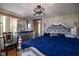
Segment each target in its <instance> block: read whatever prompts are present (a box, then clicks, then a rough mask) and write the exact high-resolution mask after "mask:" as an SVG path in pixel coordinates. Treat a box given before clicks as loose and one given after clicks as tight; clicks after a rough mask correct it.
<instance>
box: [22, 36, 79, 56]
mask: <svg viewBox="0 0 79 59" xmlns="http://www.w3.org/2000/svg"><path fill="white" fill-rule="evenodd" d="M21 47H22V48H23V49H25V48H28V47H35V48H36V49H38V50H39V51H40V52H42V53H43V54H45V55H47V56H79V40H78V39H76V38H67V37H59V36H52V37H48V36H41V37H38V38H35V39H31V40H29V41H26V42H23V43H22V45H21Z"/></svg>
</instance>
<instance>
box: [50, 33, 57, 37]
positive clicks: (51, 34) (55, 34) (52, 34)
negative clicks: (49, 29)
mask: <svg viewBox="0 0 79 59" xmlns="http://www.w3.org/2000/svg"><path fill="white" fill-rule="evenodd" d="M51 36H58V34H57V33H50V37H51Z"/></svg>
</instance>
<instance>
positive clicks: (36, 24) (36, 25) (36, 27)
mask: <svg viewBox="0 0 79 59" xmlns="http://www.w3.org/2000/svg"><path fill="white" fill-rule="evenodd" d="M33 28H34V32H35V36H36V37H37V36H38V20H37V19H35V20H34V26H33Z"/></svg>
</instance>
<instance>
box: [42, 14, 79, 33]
mask: <svg viewBox="0 0 79 59" xmlns="http://www.w3.org/2000/svg"><path fill="white" fill-rule="evenodd" d="M78 16H79V14H70V15H63V16H56V17H50V18H43V20H42V34H43V33H44V28H45V27H44V24H45V25H46V26H48V25H51V24H54V23H63V24H66V25H67V26H70V27H73V26H75V25H76V26H77V25H78V24H75V22H76V23H78V20H79V19H78Z"/></svg>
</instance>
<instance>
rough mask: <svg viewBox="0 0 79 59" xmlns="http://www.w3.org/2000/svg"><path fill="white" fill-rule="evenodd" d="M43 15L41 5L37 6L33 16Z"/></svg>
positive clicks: (43, 11)
mask: <svg viewBox="0 0 79 59" xmlns="http://www.w3.org/2000/svg"><path fill="white" fill-rule="evenodd" d="M44 14H45V9H44V8H43V7H41V5H37V7H36V8H35V9H34V16H43V15H44Z"/></svg>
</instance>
